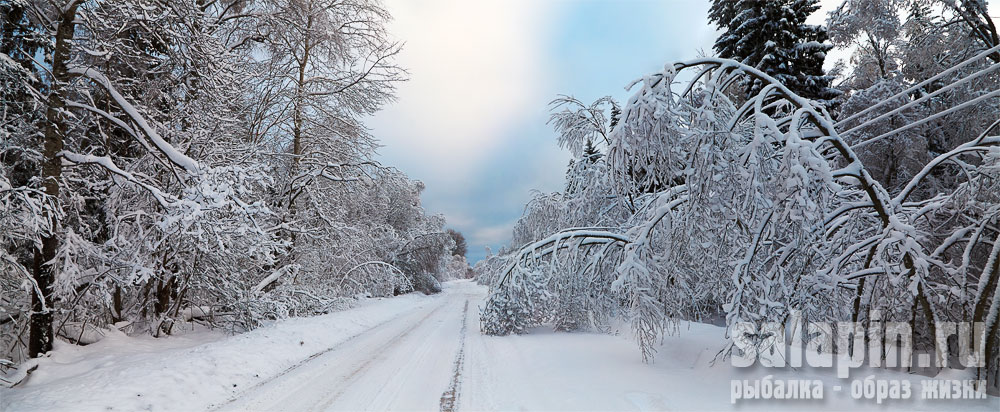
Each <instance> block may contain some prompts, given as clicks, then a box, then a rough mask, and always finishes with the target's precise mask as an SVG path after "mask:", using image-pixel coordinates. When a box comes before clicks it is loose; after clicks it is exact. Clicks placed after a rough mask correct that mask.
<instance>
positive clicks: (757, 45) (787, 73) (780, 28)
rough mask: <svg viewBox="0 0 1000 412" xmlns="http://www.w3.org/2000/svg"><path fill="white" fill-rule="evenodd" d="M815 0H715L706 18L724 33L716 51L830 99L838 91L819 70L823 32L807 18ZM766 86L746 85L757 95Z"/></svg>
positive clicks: (824, 49)
mask: <svg viewBox="0 0 1000 412" xmlns="http://www.w3.org/2000/svg"><path fill="white" fill-rule="evenodd" d="M817 3H818V1H817V0H781V1H773V0H738V1H735V2H733V1H726V0H715V1H713V6H712V8H711V10H710V12H709V20H710V21H712V22H714V23H715V24H717V25H719V27H720V28H721V29H722V30H723V34H722V35H721V36H719V38H718V39H717V40H716V42H715V46H714V48H715V51H716V52H717V53H718V54H719V56H720V57H723V58H728V59H734V60H737V61H739V62H741V63H743V64H746V65H748V66H753V67H756V68H758V69H760V70H761V71H763V72H764V73H766V74H768V75H770V76H772V77H774V78H775V79H777V80H778V81H780V82H781V83H782V84H784V85H786V86H787V87H788V88H789V89H790V90H792V91H793V92H795V93H796V94H799V95H801V96H803V97H806V98H809V99H817V100H829V99H832V98H834V97H836V96H837V94H838V93H837V91H836V90H835V89H832V88H830V82H831V77H830V76H827V75H825V74H824V73H823V61H824V59H825V58H826V52H827V51H829V50H830V49H831V48H832V47H833V46H832V45H830V44H826V41H827V33H826V29H825V28H824V27H822V26H813V25H809V24H806V23H805V21H806V18H807V17H809V15H810V14H812V13H813V12H815V11H816V10H817V9H819V5H818V4H817ZM764 86H766V85H765V84H763V83H762V82H760V81H758V80H750V81H749V83H748V84H747V85H746V96H748V97H750V96H754V95H757V94H758V93H759V92H760V90H761V89H762V88H763V87H764Z"/></svg>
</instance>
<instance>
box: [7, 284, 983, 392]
mask: <svg viewBox="0 0 1000 412" xmlns="http://www.w3.org/2000/svg"><path fill="white" fill-rule="evenodd" d="M485 293H486V290H485V288H483V287H481V286H478V285H475V284H474V283H471V282H468V281H459V282H452V283H450V284H447V285H446V287H445V291H444V293H442V294H439V295H436V296H420V295H407V296H402V297H397V298H391V299H384V300H373V301H369V302H367V303H366V304H364V305H362V306H360V307H356V308H354V309H350V310H347V311H344V312H339V313H334V314H330V315H324V316H318V317H314V318H306V319H289V320H285V321H281V322H277V323H275V324H273V325H270V326H267V327H264V328H261V329H258V330H255V331H253V332H250V333H247V334H243V335H238V336H233V337H226V336H224V335H221V334H218V333H202V334H195V335H189V336H185V337H177V338H168V339H151V338H128V337H125V336H112V337H110V338H107V339H105V340H104V341H101V342H99V343H97V344H94V345H90V346H86V347H75V346H70V345H60V346H59V347H58V348H57V350H56V351H55V353H54V355H53V356H52V357H51V358H49V359H46V360H43V362H42V364H41V367H40V368H39V369H38V370H37V371H36V372H35V373H34V374H33V375H32V377H31V378H30V379H29V381H28V382H26V383H25V384H24V385H23V386H22V387H19V388H17V389H9V390H3V391H0V398H2V400H0V407H2V408H0V409H2V410H3V411H22V410H24V411H42V410H44V411H53V410H73V411H91V410H93V411H98V410H101V411H104V410H155V411H168V410H178V411H193V410H254V411H257V410H294V411H307V410H361V409H368V410H372V409H374V410H438V409H439V408H440V407H442V406H445V407H446V409H448V410H451V409H452V408H453V409H455V410H470V411H478V410H734V409H764V410H773V409H786V410H801V409H813V408H822V409H829V410H857V409H886V408H889V407H895V408H899V409H905V410H928V409H938V410H970V411H971V410H990V411H996V410H1000V399H998V398H995V397H991V398H990V399H988V400H975V401H952V400H940V401H918V400H908V401H888V403H884V404H882V405H876V404H875V402H874V400H871V401H854V400H853V399H852V398H851V397H850V392H849V383H850V381H849V380H840V379H837V378H836V376H835V373H834V370H832V369H828V370H808V369H800V370H798V371H790V370H787V369H782V370H761V369H737V368H734V367H732V366H730V365H729V364H728V362H719V363H717V364H716V365H714V366H712V364H711V362H712V360H713V358H714V356H715V354H716V353H717V352H718V350H719V349H720V348H721V347H722V345H724V343H725V338H724V336H723V329H722V328H720V327H715V326H710V325H703V324H684V325H682V326H681V330H680V333H679V334H678V335H677V336H673V337H668V338H667V339H665V341H664V345H663V346H662V347H661V348H660V351H659V353H658V355H657V357H656V361H655V362H654V363H653V364H645V363H643V362H642V361H641V357H640V354H639V351H638V349H637V347H636V345H635V343H634V342H633V341H631V340H629V339H627V338H625V337H622V336H610V335H600V334H590V333H554V332H550V331H548V330H546V329H544V328H539V329H536V330H535V331H533V332H532V333H530V334H528V335H524V336H505V337H493V336H484V335H482V334H481V333H480V331H479V319H478V306H479V305H480V304H481V302H482V299H483V297H484V296H485ZM463 332H464V335H463ZM459 354H461V356H459ZM456 365H460V366H456ZM767 374H773V375H774V378H775V379H780V378H788V379H820V380H822V381H823V382H824V389H825V390H824V398H825V399H824V400H797V401H780V402H779V401H742V402H738V403H737V404H735V405H733V404H732V403H731V402H730V381H731V380H732V379H760V378H763V377H764V376H765V375H767ZM869 374H876V375H877V376H879V377H881V378H892V379H910V380H912V381H913V382H914V389H913V390H914V397H919V396H918V395H919V381H920V380H921V379H924V378H923V377H921V376H916V375H905V374H902V373H898V372H892V371H884V370H878V371H874V372H869V371H858V370H854V371H852V378H858V377H861V378H863V377H865V376H867V375H869ZM835 385H841V386H843V387H844V390H843V391H841V392H834V391H833V390H832V388H833V386H835Z"/></svg>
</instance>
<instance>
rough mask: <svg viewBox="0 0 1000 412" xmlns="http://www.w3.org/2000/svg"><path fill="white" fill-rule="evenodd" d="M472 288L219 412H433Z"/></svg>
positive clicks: (448, 375) (459, 288)
mask: <svg viewBox="0 0 1000 412" xmlns="http://www.w3.org/2000/svg"><path fill="white" fill-rule="evenodd" d="M479 298H480V294H479V293H478V288H475V287H473V286H472V284H470V283H460V284H458V285H456V286H455V287H453V288H452V289H451V290H450V291H449V293H447V294H446V295H445V296H444V298H443V299H439V300H437V301H435V302H433V303H430V304H428V305H425V306H422V307H419V308H417V309H416V310H414V311H412V312H410V313H406V314H403V315H402V316H400V317H399V318H396V319H394V320H392V321H391V322H387V323H384V324H382V325H379V326H377V327H374V328H372V329H370V330H369V331H367V332H366V333H364V334H363V335H360V336H358V337H355V338H353V339H350V340H347V341H345V342H343V343H342V344H340V345H337V346H335V347H333V348H331V349H330V350H329V351H328V352H326V353H323V354H322V355H320V356H317V357H316V358H314V359H312V360H311V361H309V362H307V363H305V364H302V365H301V366H299V367H296V368H295V369H293V370H290V371H288V373H285V374H282V375H281V376H278V377H277V378H275V379H273V380H269V381H265V382H263V383H261V384H260V385H257V386H255V387H253V388H251V389H250V390H248V391H247V392H246V393H244V394H241V395H240V396H238V397H236V398H235V400H234V401H233V402H231V403H228V404H225V405H223V406H222V407H221V408H220V410H223V411H230V410H232V411H243V410H253V411H279V410H295V411H322V410H328V409H339V410H370V409H377V410H438V408H439V406H440V404H441V397H442V394H444V393H445V392H446V391H447V389H448V387H449V384H450V383H451V381H452V377H453V371H454V369H455V368H454V364H455V362H456V357H457V354H458V350H459V345H460V342H461V337H462V335H461V334H462V333H463V332H465V330H464V329H463V328H462V325H463V324H464V323H466V322H468V321H469V320H468V319H467V316H466V314H467V313H468V311H467V310H466V308H467V307H468V303H469V302H470V300H471V301H475V300H477V299H479Z"/></svg>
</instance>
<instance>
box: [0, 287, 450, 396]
mask: <svg viewBox="0 0 1000 412" xmlns="http://www.w3.org/2000/svg"><path fill="white" fill-rule="evenodd" d="M439 298H440V296H423V295H419V294H410V295H405V296H399V297H395V298H386V299H372V300H367V301H365V302H363V303H362V304H361V305H360V306H358V307H355V308H353V309H349V310H346V311H343V312H337V313H332V314H328V315H323V316H317V317H312V318H295V319H287V320H282V321H279V322H276V323H274V324H272V325H268V326H266V327H262V328H259V329H256V330H254V331H251V332H248V333H245V334H241V335H236V336H226V335H225V334H224V333H222V332H217V331H203V332H195V333H192V334H188V335H183V336H173V337H169V338H164V339H154V338H151V337H148V336H141V337H129V336H126V335H125V334H123V333H121V332H117V331H114V330H112V331H110V332H109V333H108V335H107V336H106V337H105V338H104V339H101V340H100V342H97V343H95V344H92V345H88V346H83V347H81V346H75V345H70V344H66V343H62V342H60V341H57V344H56V348H55V350H54V351H53V353H52V356H51V357H49V358H45V359H41V360H40V362H39V367H38V369H37V370H36V371H34V372H33V373H32V375H31V377H29V378H28V380H27V381H26V382H24V383H22V384H21V385H20V386H18V387H17V388H14V389H2V390H0V410H3V411H53V410H67V411H69V410H72V411H116V410H119V411H122V410H123V411H137V410H151V411H195V410H205V409H208V408H210V407H211V406H212V405H214V404H217V403H221V402H224V401H226V400H228V399H229V398H231V397H233V396H234V395H236V394H238V393H240V392H242V391H244V390H246V389H247V388H249V387H251V386H252V385H254V384H256V383H259V382H261V381H262V380H264V379H266V378H268V377H271V376H275V375H277V374H280V373H281V372H282V371H284V370H285V369H288V368H289V367H291V366H293V365H295V364H296V363H298V362H301V361H303V360H305V359H307V358H308V357H310V356H311V355H313V354H316V353H318V352H321V351H323V350H325V349H327V348H330V347H331V346H333V345H336V344H337V343H339V342H343V341H345V340H347V339H349V338H351V337H352V336H354V335H357V334H359V333H362V332H364V331H366V330H368V329H370V328H372V327H374V326H376V325H378V324H380V323H383V322H386V321H388V320H391V319H394V318H396V317H398V316H400V315H401V314H404V313H408V312H410V311H412V310H414V309H416V308H418V307H422V306H425V305H427V304H429V303H431V302H434V301H436V300H437V299H439Z"/></svg>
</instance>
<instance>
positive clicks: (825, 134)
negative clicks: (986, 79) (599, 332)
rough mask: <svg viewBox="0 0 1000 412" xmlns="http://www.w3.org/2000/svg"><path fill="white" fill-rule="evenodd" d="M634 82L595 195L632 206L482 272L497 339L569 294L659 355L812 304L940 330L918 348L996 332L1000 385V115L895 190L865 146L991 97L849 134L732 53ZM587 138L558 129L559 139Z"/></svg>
mask: <svg viewBox="0 0 1000 412" xmlns="http://www.w3.org/2000/svg"><path fill="white" fill-rule="evenodd" d="M989 52H990V50H987V51H986V52H984V53H981V54H980V55H979V56H977V57H975V58H982V57H984V56H986V55H988V53H989ZM682 72H689V73H685V75H684V76H679V73H682ZM679 77H680V78H690V79H692V80H688V81H679V80H678V78H679ZM747 82H753V83H756V84H760V85H762V86H761V87H760V89H759V92H758V93H756V94H755V95H753V96H751V97H750V98H749V99H747V100H746V101H745V102H743V100H742V98H741V97H742V96H740V94H741V93H740V92H741V91H740V90H734V89H739V85H741V84H746V83H747ZM957 83H959V82H956V83H953V84H951V85H947V86H945V87H946V88H947V87H955V86H957V85H958V84H957ZM734 85H735V86H736V87H735V88H734ZM632 87H637V89H638V90H637V91H636V92H635V93H634V94H633V95H632V96H631V98H630V99H629V101H628V102H627V104H626V105H625V106H624V108H623V111H622V114H621V120H620V122H619V123H618V124H617V125H616V126H615V127H614V129H613V130H612V131H611V132H610V133H609V134H608V136H609V142H608V144H607V146H606V150H607V156H606V158H607V159H606V165H607V172H606V175H605V176H604V177H603V179H604V180H605V181H607V182H608V190H607V191H605V192H604V193H599V194H594V195H593V196H591V197H590V198H589V200H587V201H588V202H590V203H592V204H600V203H601V202H607V199H614V201H615V202H616V203H617V204H618V206H616V207H603V208H598V209H599V210H601V211H602V213H603V215H602V216H605V217H606V216H611V215H613V214H615V213H620V212H621V211H622V210H626V211H628V213H625V216H624V217H622V218H618V219H613V220H614V222H613V224H609V222H607V221H605V222H602V223H597V222H582V223H578V225H577V226H576V227H565V226H564V227H559V228H557V232H556V233H555V234H552V235H551V236H539V237H537V238H536V239H535V240H536V241H534V242H530V243H527V244H525V245H519V246H520V248H519V249H518V250H515V251H512V252H510V253H507V254H501V255H500V256H497V257H494V258H491V259H487V260H486V261H484V263H483V264H481V265H480V266H479V267H478V268H477V269H479V270H480V271H481V272H483V274H482V275H481V276H482V278H483V279H484V280H485V281H486V282H488V283H490V285H491V293H490V297H489V300H488V301H487V304H486V306H485V307H484V309H483V321H484V330H485V331H487V332H488V333H493V334H507V333H512V332H521V331H523V330H524V329H525V328H526V327H530V326H534V325H538V324H541V323H546V322H552V321H555V322H557V323H558V313H559V307H560V304H559V302H561V301H565V300H567V299H568V297H569V296H572V297H573V298H574V299H578V300H580V301H582V302H583V303H582V304H581V307H584V308H585V309H586V310H587V311H588V312H589V314H588V315H587V316H586V318H587V319H588V320H589V322H590V324H591V326H595V327H598V328H601V327H602V323H606V320H607V319H608V318H610V317H619V318H623V319H626V320H628V321H629V322H630V323H631V325H632V328H633V331H634V333H635V336H636V337H637V340H638V343H639V346H640V348H641V351H642V354H643V357H644V358H645V359H651V357H652V356H653V354H654V353H655V346H656V344H657V342H659V338H660V337H661V336H663V335H664V334H665V333H668V332H670V330H671V328H672V327H673V325H675V322H676V320H680V319H688V320H711V319H713V318H716V317H723V316H724V317H725V320H726V323H727V324H728V325H730V327H732V326H733V325H736V324H737V323H740V322H752V323H754V324H757V325H760V324H762V323H764V322H774V323H778V324H785V323H786V322H789V321H790V317H791V315H792V311H801V313H802V314H803V316H805V317H806V318H807V319H809V320H812V321H846V320H852V319H853V320H859V321H863V322H867V321H868V319H867V315H868V313H870V312H871V311H873V310H878V311H879V312H880V313H881V314H882V320H885V321H895V322H908V323H909V324H910V325H911V328H912V330H914V331H918V332H919V331H928V330H929V332H925V334H924V335H918V336H917V349H918V350H919V349H921V345H922V344H924V345H925V344H927V343H932V341H933V339H934V336H935V331H934V329H933V326H934V323H933V322H934V321H973V320H974V321H978V322H984V323H985V326H986V333H985V334H984V335H982V336H977V337H976V339H975V341H976V342H975V343H974V345H977V346H979V347H985V349H986V350H987V353H988V354H989V356H988V362H987V365H986V367H985V368H981V369H980V374H981V375H980V376H983V377H984V379H985V378H989V379H990V380H991V381H993V382H996V369H997V359H996V353H995V352H996V347H995V343H992V342H995V341H996V333H997V328H998V325H997V323H998V322H997V316H998V315H997V314H998V312H1000V303H998V302H997V296H998V293H997V284H996V278H997V276H998V274H997V271H996V266H997V248H996V247H995V242H994V239H996V238H997V236H998V235H1000V230H998V229H997V223H998V218H1000V191H998V189H1000V186H998V184H1000V130H998V126H1000V120H998V121H997V122H994V123H993V124H992V125H991V126H990V127H988V128H987V129H986V130H982V131H981V132H980V133H978V134H977V135H973V136H968V138H967V139H966V141H965V142H964V143H962V144H961V145H959V146H957V147H955V148H953V149H951V150H950V151H948V152H946V153H942V154H940V155H939V156H937V157H936V158H934V159H933V160H931V161H930V162H928V163H927V164H926V165H925V166H924V167H923V168H922V169H921V170H920V172H918V173H916V174H915V175H914V176H913V177H912V178H911V179H910V180H909V182H907V183H906V184H905V185H901V186H900V187H901V189H899V190H896V191H893V192H890V191H888V190H887V189H885V188H884V187H883V186H882V185H881V184H880V183H879V181H878V180H876V179H875V178H873V177H872V175H871V173H870V172H869V170H868V167H867V166H866V164H864V162H863V161H862V158H861V157H860V156H859V153H858V152H859V150H864V147H865V145H866V144H870V143H871V142H872V141H877V140H879V139H884V138H886V137H888V136H891V135H892V134H893V132H895V133H899V132H901V131H905V130H908V129H910V128H912V127H915V126H919V124H920V123H922V122H923V123H925V122H927V121H931V120H933V119H934V118H935V116H936V117H940V116H942V115H945V114H948V113H952V112H955V111H957V110H962V109H963V108H966V107H970V106H972V105H975V104H977V103H979V102H982V101H984V100H986V99H991V98H995V97H997V92H995V91H994V92H990V93H985V94H982V95H980V96H977V97H974V98H972V99H970V100H968V101H966V102H961V103H958V104H955V105H954V106H953V107H951V108H946V109H945V110H943V111H942V112H939V113H934V114H929V115H928V116H925V117H922V118H917V119H915V120H914V121H913V122H911V123H909V124H905V125H902V126H900V127H898V128H896V129H894V130H892V131H890V132H886V133H883V134H880V135H878V136H864V138H862V139H857V138H855V139H845V138H844V137H842V136H841V134H840V133H839V130H838V129H837V126H836V125H835V122H834V121H833V120H832V119H831V118H830V116H829V114H828V113H827V112H826V109H825V107H824V106H823V105H821V104H818V103H816V102H814V101H811V100H809V99H805V98H802V97H800V96H798V95H796V94H794V93H793V92H791V91H790V90H789V89H788V88H787V87H786V86H784V85H783V84H781V83H780V82H778V81H777V80H776V79H774V78H773V77H771V76H768V75H767V74H765V73H763V72H762V71H760V70H757V69H755V68H753V67H750V66H747V65H744V64H741V63H738V62H735V61H731V60H725V59H714V58H704V59H698V60H693V61H688V62H682V63H676V64H673V65H668V66H666V68H665V69H664V70H663V71H662V72H660V73H654V74H652V75H649V76H646V77H644V78H642V79H640V80H638V81H636V82H635V83H634V84H633V86H632ZM909 92H910V91H908V90H905V91H903V92H902V93H901V94H900V95H899V96H892V97H891V98H890V99H888V100H889V101H894V100H895V99H899V98H900V97H902V96H906V95H907V93H909ZM738 102H742V103H738ZM919 103H920V102H916V103H915V104H919ZM909 107H912V105H911V106H909ZM906 109H907V107H903V108H902V109H899V108H897V109H896V110H900V111H901V110H906ZM884 110H888V109H884ZM942 113H943V114H942ZM883 118H884V117H883ZM878 120H881V119H879V118H876V119H873V120H872V121H878ZM870 122H871V121H869V123H870ZM581 127H585V126H581ZM859 127H863V126H859ZM586 134H587V133H584V132H581V131H580V130H574V131H573V132H572V133H563V137H562V138H561V139H563V140H561V141H560V143H562V144H564V145H567V144H570V143H566V142H565V141H564V140H567V139H572V138H573V137H574V136H583V135H586ZM571 144H575V145H580V144H581V142H573V143H571ZM945 165H949V167H951V166H955V165H957V167H958V168H959V170H960V173H959V176H960V178H961V179H962V181H961V183H960V184H957V185H955V186H954V187H953V188H952V190H951V191H949V192H943V193H936V194H933V195H924V194H923V193H931V192H929V191H923V190H920V189H921V187H922V186H923V185H925V184H927V182H926V179H927V178H928V177H929V176H930V175H931V174H932V173H935V172H938V171H940V169H941V168H942V167H944V166H945ZM529 212H530V209H529ZM522 219H540V220H543V221H544V220H546V218H545V217H544V216H543V215H540V214H531V213H526V214H525V216H524V217H523V218H522ZM519 224H520V223H519ZM598 225H599V226H600V227H598ZM536 226H541V225H539V224H536ZM581 286H582V287H581ZM557 327H558V325H557ZM730 332H731V333H734V332H735V331H734V330H733V329H730ZM734 338H741V339H742V338H748V337H747V336H740V337H734ZM749 338H752V339H758V340H761V339H762V338H761V337H760V336H751V337H749ZM768 342H771V343H773V340H770V341H768V340H767V339H763V341H762V342H757V343H758V344H760V345H763V346H765V347H766V346H767V345H768ZM730 350H733V348H732V347H731V345H730V346H728V347H727V348H726V350H725V351H724V353H725V354H728V353H729V351H730ZM990 351H992V352H990ZM994 384H995V383H994Z"/></svg>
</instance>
